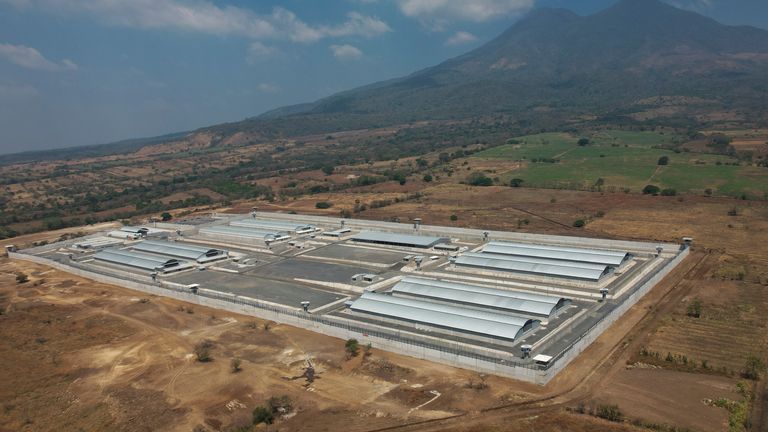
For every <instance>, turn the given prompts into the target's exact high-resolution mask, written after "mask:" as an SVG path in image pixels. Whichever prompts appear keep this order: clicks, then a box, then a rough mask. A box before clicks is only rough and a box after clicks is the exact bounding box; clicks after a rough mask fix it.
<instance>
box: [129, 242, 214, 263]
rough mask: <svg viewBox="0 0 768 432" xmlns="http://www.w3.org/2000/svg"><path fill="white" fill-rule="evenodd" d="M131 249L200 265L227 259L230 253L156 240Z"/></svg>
mask: <svg viewBox="0 0 768 432" xmlns="http://www.w3.org/2000/svg"><path fill="white" fill-rule="evenodd" d="M130 247H131V249H133V250H136V251H140V252H149V253H153V254H158V255H163V256H168V257H173V258H182V259H188V260H193V261H196V262H198V263H200V264H203V263H207V262H211V261H218V260H222V259H226V258H227V256H228V252H227V251H225V250H222V249H215V248H206V247H201V246H193V245H188V244H184V243H178V242H173V243H172V242H162V241H154V240H145V241H143V242H141V243H136V244H133V245H131V246H130Z"/></svg>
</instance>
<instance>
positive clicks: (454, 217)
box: [451, 214, 459, 222]
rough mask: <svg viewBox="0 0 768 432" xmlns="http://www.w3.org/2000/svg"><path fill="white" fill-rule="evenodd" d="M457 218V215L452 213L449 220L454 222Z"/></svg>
mask: <svg viewBox="0 0 768 432" xmlns="http://www.w3.org/2000/svg"><path fill="white" fill-rule="evenodd" d="M457 220H459V217H458V216H456V215H455V214H452V215H451V222H456V221H457Z"/></svg>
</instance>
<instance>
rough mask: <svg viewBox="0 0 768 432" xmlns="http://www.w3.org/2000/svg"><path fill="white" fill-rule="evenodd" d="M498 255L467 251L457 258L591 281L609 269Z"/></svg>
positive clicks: (486, 265) (471, 264) (490, 266)
mask: <svg viewBox="0 0 768 432" xmlns="http://www.w3.org/2000/svg"><path fill="white" fill-rule="evenodd" d="M497 256H498V255H492V254H478V253H466V254H463V255H461V256H460V257H458V258H457V259H456V265H459V266H469V267H481V268H486V269H489V270H496V271H509V272H520V273H531V274H538V275H543V276H555V277H570V278H576V279H585V280H591V281H597V280H600V278H601V277H602V276H603V274H605V273H606V272H607V270H608V267H607V266H603V267H602V268H601V269H593V268H578V267H566V266H561V265H556V264H543V263H532V262H526V261H513V260H509V259H499V258H496V257H497Z"/></svg>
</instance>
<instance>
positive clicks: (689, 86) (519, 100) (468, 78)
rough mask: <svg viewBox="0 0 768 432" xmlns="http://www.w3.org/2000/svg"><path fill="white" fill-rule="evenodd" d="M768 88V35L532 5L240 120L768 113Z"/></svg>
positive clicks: (647, 2) (702, 22) (646, 13)
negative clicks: (310, 98) (452, 52)
mask: <svg viewBox="0 0 768 432" xmlns="http://www.w3.org/2000/svg"><path fill="white" fill-rule="evenodd" d="M767 89H768V31H765V30H761V29H757V28H754V27H747V26H727V25H723V24H720V23H718V22H716V21H714V20H712V19H710V18H707V17H704V16H702V15H699V14H696V13H694V12H689V11H684V10H681V9H677V8H675V7H672V6H670V5H668V4H666V3H662V2H660V1H657V0H621V1H619V2H618V3H616V4H614V5H613V6H611V7H609V8H608V9H606V10H603V11H602V12H599V13H597V14H595V15H591V16H585V17H582V16H579V15H576V14H574V13H573V12H570V11H568V10H563V9H539V10H535V11H533V12H531V13H530V14H529V15H528V16H526V17H524V18H522V19H521V20H520V21H518V22H517V23H516V24H515V25H513V26H512V27H511V28H509V29H508V30H507V31H505V32H504V33H503V34H501V35H500V36H499V37H497V38H496V39H494V40H492V41H491V42H489V43H487V44H485V45H484V46H482V47H480V48H478V49H476V50H474V51H471V52H469V53H467V54H464V55H462V56H459V57H456V58H454V59H451V60H448V61H446V62H444V63H442V64H439V65H437V66H434V67H431V68H427V69H424V70H421V71H418V72H416V73H414V74H412V75H409V76H407V77H403V78H398V79H393V80H389V81H385V82H380V83H376V84H372V85H369V86H365V87H361V88H357V89H354V90H350V91H345V92H342V93H338V94H335V95H333V96H330V97H327V98H324V99H321V100H318V101H316V102H314V103H309V104H302V105H295V106H290V107H285V108H280V109H277V110H274V111H270V112H267V113H265V114H263V115H261V116H260V117H258V118H256V119H251V120H247V121H246V123H245V124H243V126H246V125H249V124H250V125H251V126H256V125H258V124H264V122H265V121H267V120H270V121H273V123H272V126H275V123H274V121H278V123H277V124H280V122H279V121H280V120H282V121H284V122H290V123H291V124H293V125H297V124H298V123H297V122H299V123H300V122H302V121H303V122H305V123H307V124H314V125H316V126H317V127H319V128H321V129H322V128H327V129H329V130H331V129H334V125H338V126H339V127H340V128H341V127H342V125H343V127H345V128H354V127H368V126H372V125H384V124H394V123H401V122H409V121H416V120H426V119H455V118H466V117H474V116H483V115H489V114H494V113H510V114H526V113H527V114H529V115H530V114H532V113H542V112H547V113H550V115H557V114H558V113H559V114H562V115H573V114H580V113H590V114H598V115H606V114H612V113H625V112H629V111H632V110H633V109H634V108H635V107H637V106H638V104H639V105H643V104H648V103H649V102H648V101H649V100H651V101H653V100H657V101H665V103H669V101H670V100H678V101H683V102H682V103H683V104H684V103H685V101H696V102H697V103H707V104H709V105H708V109H711V110H715V109H738V108H744V109H747V108H748V109H750V110H751V111H753V112H759V113H763V114H764V113H765V112H766V111H768V106H767V105H766V100H767V99H768V98H766V91H767ZM654 98H655V99H654ZM675 98H676V99H675ZM229 126H232V125H229Z"/></svg>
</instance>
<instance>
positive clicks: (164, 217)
mask: <svg viewBox="0 0 768 432" xmlns="http://www.w3.org/2000/svg"><path fill="white" fill-rule="evenodd" d="M160 218H161V219H162V220H163V222H167V221H169V220H171V219H173V215H171V214H170V213H168V212H165V213H163V214H161V215H160Z"/></svg>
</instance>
